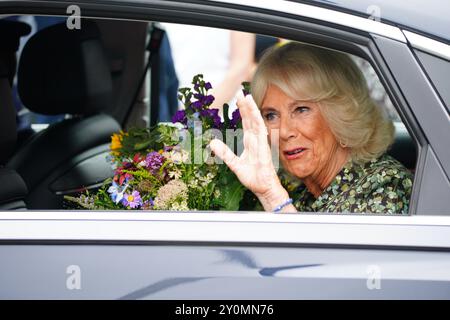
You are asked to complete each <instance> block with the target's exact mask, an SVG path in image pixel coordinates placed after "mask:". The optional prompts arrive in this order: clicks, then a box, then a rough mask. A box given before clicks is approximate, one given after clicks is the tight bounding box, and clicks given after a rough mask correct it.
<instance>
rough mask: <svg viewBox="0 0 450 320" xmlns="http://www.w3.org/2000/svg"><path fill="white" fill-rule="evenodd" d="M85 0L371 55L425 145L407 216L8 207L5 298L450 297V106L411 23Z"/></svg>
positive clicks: (107, 12)
mask: <svg viewBox="0 0 450 320" xmlns="http://www.w3.org/2000/svg"><path fill="white" fill-rule="evenodd" d="M113 3H115V4H117V3H116V2H111V4H113ZM78 4H79V5H80V7H81V10H82V13H83V14H85V15H86V16H91V15H96V16H103V17H108V18H114V19H123V18H133V19H144V20H153V21H159V20H160V21H166V22H167V21H168V22H178V23H182V22H184V23H195V24H199V25H208V26H213V27H222V28H224V27H227V28H236V29H239V30H244V31H248V32H255V33H261V34H269V35H274V36H280V37H284V38H288V39H291V40H297V41H303V42H307V43H310V44H315V45H321V46H324V47H327V48H330V49H335V50H341V51H345V52H349V53H353V54H357V55H359V56H362V57H364V58H365V59H367V60H368V61H369V62H370V63H371V64H372V66H373V68H374V69H375V70H376V72H377V74H378V76H379V77H380V80H381V81H382V83H383V85H384V86H385V88H386V90H387V91H388V94H389V95H390V97H391V99H392V100H393V102H394V105H395V106H396V107H397V111H398V113H399V115H400V117H401V118H402V120H403V122H404V123H405V125H406V128H407V129H408V131H409V133H410V135H411V136H412V137H413V139H414V141H415V143H416V144H417V147H418V159H417V167H416V175H415V181H414V189H413V195H412V198H411V208H410V215H408V216H364V215H362V216H361V215H332V214H315V215H312V214H308V213H303V214H295V215H291V214H286V215H274V214H269V213H242V212H240V213H237V212H231V213H218V212H202V213H199V212H197V213H195V212H190V213H169V212H159V213H155V212H142V213H136V214H134V213H130V212H75V211H74V212H2V213H1V216H0V257H1V258H2V261H3V263H2V264H1V265H0V276H1V279H0V283H1V286H0V297H2V298H43V299H47V298H67V299H78V298H87V299H95V298H107V299H186V298H196V299H249V298H253V299H302V298H307V299H311V298H318V299H333V298H334V299H355V298H363V299H366V298H367V299H382V298H384V299H386V298H387V299H413V298H425V299H440V298H449V297H450V271H449V270H450V268H449V266H450V254H449V248H450V233H449V225H450V220H449V215H450V211H449V209H448V208H449V204H450V202H449V201H450V197H449V196H448V195H449V192H450V188H449V185H448V184H449V180H448V176H449V175H448V173H449V168H448V163H450V161H448V160H450V156H449V154H448V152H449V151H448V148H446V147H445V139H443V137H446V136H450V135H449V130H450V126H449V118H448V112H447V111H446V109H445V107H444V106H443V104H442V101H441V100H440V99H439V96H438V95H437V94H436V91H435V89H434V86H433V85H432V84H431V83H430V80H429V79H428V77H427V76H426V74H425V71H424V69H423V68H422V67H421V65H420V64H419V63H418V61H417V59H416V57H415V55H414V53H413V51H412V49H411V48H412V47H413V45H412V44H411V43H410V42H408V39H407V38H406V37H405V35H404V33H403V32H402V30H401V29H399V28H397V27H395V26H393V25H387V24H384V23H380V22H376V21H372V20H368V19H364V18H361V17H356V16H353V15H351V14H349V13H343V12H339V11H333V10H331V9H324V8H317V7H314V6H312V5H306V4H299V3H293V2H292V3H291V2H286V1H281V2H279V3H278V4H276V5H273V6H272V5H269V4H266V3H265V2H264V3H262V4H261V3H256V2H246V3H244V2H242V3H241V2H239V1H221V2H219V1H196V2H175V1H174V2H172V1H171V2H160V1H146V2H139V3H134V2H128V3H127V6H114V7H112V6H111V7H109V8H107V7H104V6H100V5H97V4H96V3H95V2H91V3H89V4H88V3H84V2H79V3H78ZM8 6H9V7H7V6H6V5H3V4H2V5H1V6H0V10H4V11H6V10H7V9H8V8H9V10H12V8H18V7H14V2H10V3H9V4H8ZM29 8H31V4H30V7H27V5H22V6H21V7H20V10H19V11H21V12H23V13H26V12H27V10H30V9H29ZM64 8H65V4H64V3H63V2H54V3H53V2H52V3H46V4H45V5H43V6H42V7H40V8H39V9H36V8H34V10H37V11H40V13H42V14H44V13H48V12H50V11H52V12H57V13H59V14H64V11H63V9H64ZM16 10H18V9H16ZM424 105H426V106H427V108H424V107H423V106H424ZM431 190H435V191H434V192H433V191H431Z"/></svg>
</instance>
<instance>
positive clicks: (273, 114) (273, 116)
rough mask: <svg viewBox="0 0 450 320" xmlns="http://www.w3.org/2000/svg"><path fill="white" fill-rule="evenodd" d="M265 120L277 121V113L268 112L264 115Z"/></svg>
mask: <svg viewBox="0 0 450 320" xmlns="http://www.w3.org/2000/svg"><path fill="white" fill-rule="evenodd" d="M264 119H266V120H267V121H271V120H273V119H275V113H274V112H268V113H266V114H265V115H264Z"/></svg>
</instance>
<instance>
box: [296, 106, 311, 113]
mask: <svg viewBox="0 0 450 320" xmlns="http://www.w3.org/2000/svg"><path fill="white" fill-rule="evenodd" d="M308 110H309V108H308V107H305V106H300V107H297V108H295V112H297V113H303V112H306V111H308Z"/></svg>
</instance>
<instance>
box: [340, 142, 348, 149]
mask: <svg viewBox="0 0 450 320" xmlns="http://www.w3.org/2000/svg"><path fill="white" fill-rule="evenodd" d="M339 144H340V145H341V147H342V148H344V149H345V148H347V145H346V144H345V143H342V141H341V140H339Z"/></svg>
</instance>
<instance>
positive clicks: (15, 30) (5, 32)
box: [0, 20, 31, 52]
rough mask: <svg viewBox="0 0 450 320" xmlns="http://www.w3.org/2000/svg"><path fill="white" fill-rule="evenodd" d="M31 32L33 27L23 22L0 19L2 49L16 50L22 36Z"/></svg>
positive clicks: (0, 49)
mask: <svg viewBox="0 0 450 320" xmlns="http://www.w3.org/2000/svg"><path fill="white" fill-rule="evenodd" d="M30 32H31V27H30V26H29V25H28V24H26V23H23V22H19V21H9V20H0V39H2V41H0V51H9V52H16V51H17V49H18V48H19V44H20V37H23V36H25V35H27V34H29V33H30Z"/></svg>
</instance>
